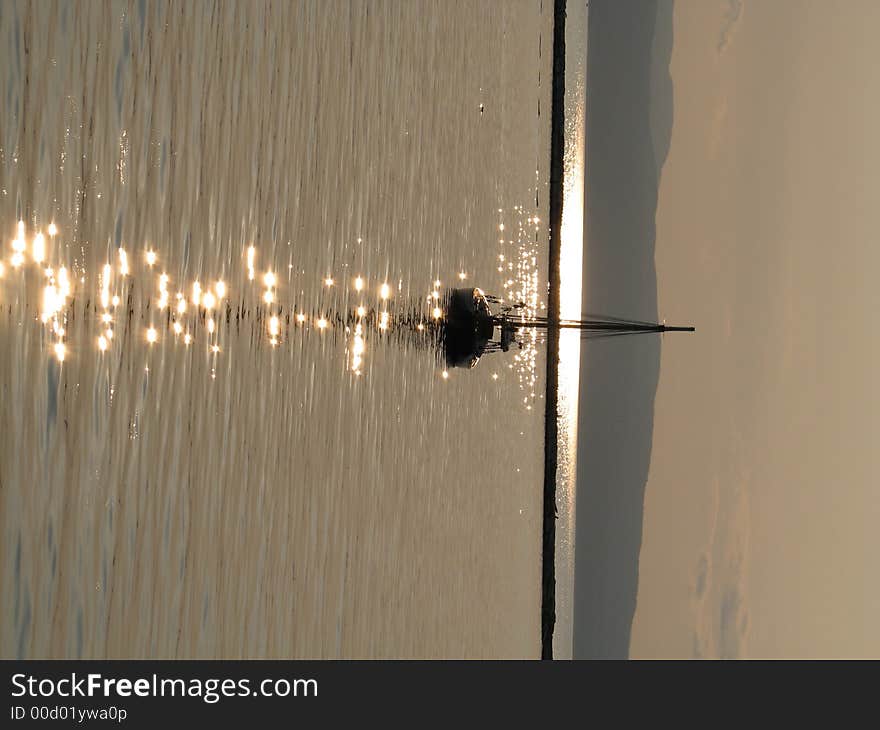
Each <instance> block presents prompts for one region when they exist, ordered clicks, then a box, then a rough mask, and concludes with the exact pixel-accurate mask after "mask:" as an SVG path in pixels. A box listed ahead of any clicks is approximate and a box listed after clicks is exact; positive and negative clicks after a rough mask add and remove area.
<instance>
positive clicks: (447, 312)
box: [441, 288, 694, 368]
mask: <svg viewBox="0 0 880 730" xmlns="http://www.w3.org/2000/svg"><path fill="white" fill-rule="evenodd" d="M491 304H496V305H500V309H499V311H497V312H493V311H492V308H491V306H490V305H491ZM524 308H525V305H524V304H522V303H517V304H513V305H508V306H504V305H503V302H502V300H501V299H499V298H498V297H495V296H492V295H488V294H486V293H484V292H483V290H482V289H476V288H474V289H468V288H465V289H449V290H447V292H446V294H445V297H444V313H443V320H442V323H441V342H442V344H443V350H444V353H445V356H446V365H447V366H448V367H454V368H472V367H474V366H475V365H476V364H477V363H478V362H479V360H480V358H481V357H482V356H483V355H485V354H486V353H488V352H497V351H501V352H507V351H508V350H509V349H510V346H511V345H512V344H514V343H516V344H519V343H517V341H516V330H518V329H519V328H522V327H536V328H539V329H552V328H557V329H576V330H580V332H581V333H582V336H584V337H590V338H597V337H613V336H618V335H632V334H640V333H647V332H694V328H693V327H670V326H667V325H665V324H653V323H650V322H640V321H638V320H631V319H618V318H615V317H602V316H593V317H590V318H589V319H582V320H569V319H558V320H557V319H552V318H548V317H529V316H525V315H524V314H523V313H522V312H523V310H524ZM496 331H497V338H496Z"/></svg>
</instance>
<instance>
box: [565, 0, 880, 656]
mask: <svg viewBox="0 0 880 730" xmlns="http://www.w3.org/2000/svg"><path fill="white" fill-rule="evenodd" d="M878 21H880V4H877V3H874V2H857V1H855V0H850V1H849V2H846V3H833V4H830V3H822V2H807V1H805V0H777V1H775V2H738V1H737V0H723V1H722V0H677V1H676V2H674V3H673V2H672V1H671V0H656V1H655V2H640V3H629V2H624V3H621V2H601V1H600V2H597V1H596V0H593V2H591V4H590V30H589V52H588V71H587V74H588V76H587V152H586V157H587V181H586V218H587V220H586V246H585V257H584V258H585V264H584V266H585V271H584V273H585V278H584V290H585V291H584V306H585V309H587V311H590V310H591V309H593V310H598V311H601V312H602V313H605V314H614V315H619V316H638V317H645V318H648V317H652V316H653V317H657V318H658V319H659V320H664V319H665V320H667V321H668V323H670V324H693V325H695V326H696V328H697V332H696V333H695V334H693V335H686V334H668V335H665V336H664V337H663V339H662V341H658V340H653V341H637V342H635V341H632V339H633V338H629V339H626V341H615V342H613V343H603V342H602V341H598V342H593V343H589V344H588V345H586V346H585V350H584V352H583V359H582V374H583V375H582V382H581V406H580V423H579V444H578V493H577V534H576V578H575V629H574V649H575V651H574V654H575V656H576V657H588V656H603V657H612V656H632V657H862V656H873V657H876V656H880V627H878V626H877V625H876V623H875V622H874V621H873V620H872V619H873V618H874V617H875V616H877V615H878V614H880V580H878V577H877V571H876V570H875V569H874V560H875V556H876V555H877V554H878V549H880V534H878V531H877V530H876V528H875V526H876V525H877V522H878V517H880V490H878V483H880V479H878V476H880V469H878V457H877V456H876V455H875V449H874V448H873V447H874V442H875V440H876V437H877V435H878V433H880V429H878V421H880V389H878V388H877V386H876V384H875V380H874V375H875V372H876V370H877V366H878V347H877V344H876V343H877V339H876V337H877V336H876V335H875V334H874V332H873V327H872V320H873V313H874V312H875V311H877V309H878V306H877V305H878V303H880V294H878V290H877V288H876V286H874V283H873V279H874V277H875V272H876V271H877V269H878V264H880V252H878V247H877V244H876V239H877V231H878V228H880V225H878V224H880V207H878V206H877V205H875V204H874V201H876V200H877V198H878V194H880V165H878V163H880V139H878V135H877V131H876V130H877V129H880V74H878V61H877V60H876V53H875V51H874V50H873V48H874V45H873V36H872V29H874V28H876V27H878Z"/></svg>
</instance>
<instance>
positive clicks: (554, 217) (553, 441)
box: [541, 0, 566, 659]
mask: <svg viewBox="0 0 880 730" xmlns="http://www.w3.org/2000/svg"><path fill="white" fill-rule="evenodd" d="M565 5H566V0H554V3H553V90H552V107H551V115H550V120H551V121H550V212H549V221H548V223H549V229H550V237H549V239H550V240H549V247H550V265H549V271H548V277H547V278H548V284H549V292H548V296H547V315H548V316H549V317H550V318H551V319H557V320H558V319H559V281H560V275H559V259H560V247H561V244H560V231H561V230H562V184H563V177H564V173H565V170H564V165H563V156H564V153H565ZM558 396H559V330H558V329H557V328H555V327H550V328H549V329H548V330H547V392H546V396H545V410H544V510H543V530H542V533H543V534H542V541H541V545H542V550H541V659H552V658H553V629H554V627H555V625H556V448H557V438H558V422H557V418H558V413H557V402H558Z"/></svg>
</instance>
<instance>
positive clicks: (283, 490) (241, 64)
mask: <svg viewBox="0 0 880 730" xmlns="http://www.w3.org/2000/svg"><path fill="white" fill-rule="evenodd" d="M552 24H553V8H552V3H549V2H544V3H542V2H541V1H540V0H536V1H532V0H528V1H522V2H513V1H510V0H504V1H501V0H492V1H486V2H474V1H473V0H467V2H453V1H452V0H437V1H435V2H356V1H353V2H345V3H343V2H325V1H320V2H296V3H294V2H274V3H271V2H267V3H260V2H229V3H208V2H185V3H162V2H130V3H126V2H120V3H110V4H107V3H103V2H102V3H98V2H82V3H40V2H4V3H2V5H0V230H2V239H0V243H2V248H0V262H2V266H3V271H2V278H0V387H2V398H0V434H2V436H0V525H2V527H0V529H2V538H0V539H2V552H0V655H2V656H3V657H84V658H85V657H440V656H458V657H463V656H467V657H530V656H537V655H538V654H539V651H540V600H541V595H540V585H541V583H540V570H541V554H540V546H541V500H542V488H543V478H542V474H543V446H544V445H543V428H544V426H543V419H544V405H543V395H544V389H545V385H546V384H545V382H544V375H545V352H544V349H543V347H542V341H541V339H540V338H539V337H538V336H537V335H536V334H535V333H530V332H526V333H523V335H522V337H521V339H522V345H523V347H522V349H519V348H514V349H513V350H511V351H510V352H507V353H496V354H491V355H487V356H485V357H484V358H483V359H482V360H481V361H480V363H479V364H478V365H477V366H476V367H475V368H474V369H473V370H458V369H449V370H445V369H444V368H445V366H444V364H443V362H442V360H441V359H440V358H439V357H438V353H437V351H436V348H435V347H433V346H432V342H431V338H430V336H429V334H427V332H428V331H429V330H430V329H431V321H432V317H433V309H434V307H435V306H437V303H438V300H437V299H435V298H434V292H438V293H440V294H441V296H442V291H443V290H445V289H446V288H447V287H449V286H459V285H461V286H478V287H481V288H483V289H484V290H486V291H487V292H492V293H495V294H498V295H500V296H504V297H506V298H508V299H517V300H518V299H522V300H524V301H526V303H527V304H528V306H529V307H530V308H532V309H533V310H534V311H536V312H539V313H540V312H541V307H542V305H543V304H544V302H545V299H546V293H547V289H546V282H547V275H546V262H547V253H548V250H547V231H546V226H545V221H546V216H547V191H548V177H547V170H548V164H549V131H550V72H551V51H552V49H551V41H552ZM218 282H222V283H220V284H218ZM578 287H579V282H578ZM578 294H579V289H578ZM359 308H363V309H361V310H359ZM276 318H277V319H276ZM417 322H418V323H423V322H425V323H427V324H428V327H427V328H426V329H425V330H418V329H417V325H416V323H417ZM575 373H576V370H575ZM575 393H576V388H575ZM563 533H564V531H563Z"/></svg>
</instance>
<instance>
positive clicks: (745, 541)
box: [692, 475, 750, 659]
mask: <svg viewBox="0 0 880 730" xmlns="http://www.w3.org/2000/svg"><path fill="white" fill-rule="evenodd" d="M748 481H749V479H748V476H747V475H740V478H738V479H737V480H735V481H734V483H733V485H732V486H731V485H730V484H729V483H728V484H723V483H722V481H721V480H720V479H718V478H716V479H715V483H714V492H713V494H714V501H715V508H714V510H713V513H712V519H711V523H710V529H709V540H708V545H707V547H706V548H705V550H704V551H703V552H701V554H700V555H699V557H698V558H697V562H696V566H695V569H694V574H693V582H692V591H693V594H692V598H693V604H694V619H695V621H694V632H693V639H692V652H693V656H694V657H695V658H721V659H736V658H740V657H744V656H746V655H747V653H748V635H749V623H750V622H749V610H748V568H749V532H750V523H749V493H748Z"/></svg>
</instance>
